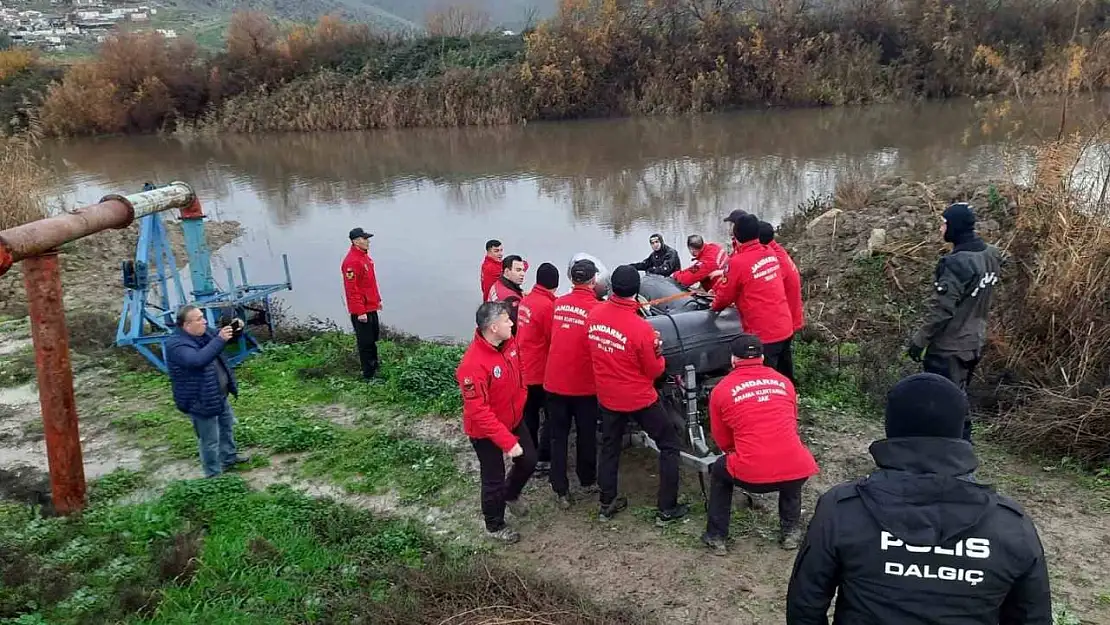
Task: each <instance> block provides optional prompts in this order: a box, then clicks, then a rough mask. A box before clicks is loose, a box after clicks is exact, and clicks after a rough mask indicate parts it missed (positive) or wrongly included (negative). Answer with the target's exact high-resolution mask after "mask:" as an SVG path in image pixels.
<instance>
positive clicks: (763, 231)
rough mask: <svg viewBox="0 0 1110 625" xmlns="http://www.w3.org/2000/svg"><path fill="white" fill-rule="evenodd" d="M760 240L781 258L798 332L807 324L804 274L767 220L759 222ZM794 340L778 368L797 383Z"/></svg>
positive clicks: (784, 280) (786, 287) (787, 348)
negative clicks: (803, 292)
mask: <svg viewBox="0 0 1110 625" xmlns="http://www.w3.org/2000/svg"><path fill="white" fill-rule="evenodd" d="M759 242H760V243H762V244H764V245H766V246H767V247H769V248H771V251H772V252H774V253H775V256H776V257H777V258H778V259H779V267H781V268H782V270H783V271H782V286H783V288H784V289H786V301H787V303H788V304H790V319H791V320H792V321H793V323H794V333H795V334H797V333H798V331H799V330H801V329H802V327H804V326H805V324H806V318H805V306H804V305H803V304H802V274H801V272H800V271H798V266H797V265H795V264H794V259H793V258H791V257H790V253H789V252H787V251H786V248H784V247H783V246H781V245H779V242H778V241H776V240H775V227H774V226H772V225H771V224H769V223H767V222H766V221H761V222H759ZM793 342H794V337H793V336H791V337H790V338H789V339H787V340H786V347H784V348H783V350H782V356H781V357H780V358H779V367H778V370H779V373H782V374H783V375H785V376H786V377H788V378H790V381H791V382H794V383H797V381H796V380H795V379H794V350H793V349H792V347H793Z"/></svg>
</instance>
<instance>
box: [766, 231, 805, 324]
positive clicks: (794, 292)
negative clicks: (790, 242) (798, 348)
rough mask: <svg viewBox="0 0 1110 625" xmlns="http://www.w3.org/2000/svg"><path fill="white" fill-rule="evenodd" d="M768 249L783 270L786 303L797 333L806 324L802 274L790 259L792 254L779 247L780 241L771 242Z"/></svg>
mask: <svg viewBox="0 0 1110 625" xmlns="http://www.w3.org/2000/svg"><path fill="white" fill-rule="evenodd" d="M767 247H769V248H771V251H773V252H774V253H775V256H777V257H778V259H779V266H780V267H781V268H782V286H783V288H784V289H786V301H787V303H788V304H790V318H791V319H792V320H793V321H794V331H795V332H797V331H798V330H801V329H802V326H804V325H805V324H806V313H805V307H804V306H803V305H802V274H801V272H800V271H798V266H797V265H795V264H794V259H793V258H790V253H789V252H787V251H786V248H784V247H783V246H781V245H779V242H778V241H771V242H770V243H769V244H767Z"/></svg>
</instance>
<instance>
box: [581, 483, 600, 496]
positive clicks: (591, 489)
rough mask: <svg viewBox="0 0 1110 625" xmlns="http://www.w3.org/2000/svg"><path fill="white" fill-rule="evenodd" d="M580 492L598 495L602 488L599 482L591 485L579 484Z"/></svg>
mask: <svg viewBox="0 0 1110 625" xmlns="http://www.w3.org/2000/svg"><path fill="white" fill-rule="evenodd" d="M578 490H579V492H581V493H582V494H583V495H596V494H598V493H600V492H601V488H600V487H598V485H597V484H590V485H589V486H579V487H578Z"/></svg>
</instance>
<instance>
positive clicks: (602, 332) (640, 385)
mask: <svg viewBox="0 0 1110 625" xmlns="http://www.w3.org/2000/svg"><path fill="white" fill-rule="evenodd" d="M637 307H638V304H637V303H636V300H633V299H628V298H624V297H615V296H610V297H609V299H608V300H607V301H605V302H603V303H601V304H599V305H598V307H597V308H594V309H593V311H592V312H590V316H589V318H588V319H587V320H586V323H587V327H588V331H589V334H588V336H589V340H590V361H591V363H592V365H593V372H594V383H595V384H596V385H597V401H598V403H600V404H601V405H602V407H604V408H607V409H609V410H612V411H614V412H634V411H636V410H641V409H643V408H647V407H648V406H650V405H652V404H653V403H655V402H656V401H657V400H658V399H659V393H658V392H657V391H656V390H655V380H656V379H657V378H658V377H659V376H661V375H663V370H664V368H665V367H666V362H665V361H664V360H663V357H662V356H660V355H658V354H656V351H655V339H656V336H655V330H654V329H653V328H652V327H651V324H650V323H648V322H647V320H645V319H644V318H643V317H641V316H640V315H639V314H637V312H636V309H637Z"/></svg>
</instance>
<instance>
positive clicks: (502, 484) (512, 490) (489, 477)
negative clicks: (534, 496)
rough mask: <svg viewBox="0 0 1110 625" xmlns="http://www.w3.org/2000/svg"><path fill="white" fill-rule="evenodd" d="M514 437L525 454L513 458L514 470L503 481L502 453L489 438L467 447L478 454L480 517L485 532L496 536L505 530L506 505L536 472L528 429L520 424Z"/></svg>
mask: <svg viewBox="0 0 1110 625" xmlns="http://www.w3.org/2000/svg"><path fill="white" fill-rule="evenodd" d="M513 434H514V435H515V436H516V437H517V438H519V439H520V447H521V449H523V450H524V453H522V454H520V455H519V456H517V457H516V458H513V468H512V469H509V475H508V479H506V477H505V452H503V451H501V448H500V447H498V446H497V445H495V444H494V443H493V441H492V440H490V439H488V438H472V439H470V444H471V445H473V446H474V452H475V453H477V454H478V467H479V472H480V474H481V478H482V516H483V517H485V520H486V530H488V531H490V532H496V531H499V530H501V529H503V528H504V527H505V502H506V501H516V500H517V499H518V498H519V497H520V492H521V491H522V490H524V485H525V484H527V483H528V478H530V477H532V473H533V472H534V471H535V470H536V448H535V446H534V445H532V437H531V435H529V434H528V427H527V426H525V425H524V422H523V421H522V422H521V423H520V425H518V426H516V429H515V430H513Z"/></svg>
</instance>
